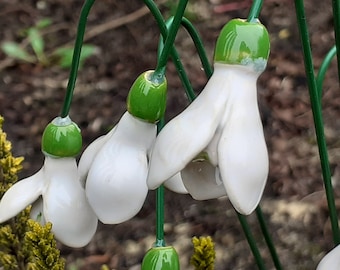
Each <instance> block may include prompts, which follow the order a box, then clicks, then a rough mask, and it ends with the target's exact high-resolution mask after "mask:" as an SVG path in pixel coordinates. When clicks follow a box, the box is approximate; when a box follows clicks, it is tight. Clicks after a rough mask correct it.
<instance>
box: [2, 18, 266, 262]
mask: <svg viewBox="0 0 340 270" xmlns="http://www.w3.org/2000/svg"><path fill="white" fill-rule="evenodd" d="M268 54H269V38H268V33H267V31H266V29H265V27H264V26H263V25H262V24H260V23H259V22H246V21H243V20H232V21H230V22H229V23H228V24H227V25H226V26H225V27H224V28H223V29H222V32H221V34H220V36H219V38H218V40H217V45H216V50H215V56H214V72H213V75H212V77H211V78H210V79H209V81H208V83H207V85H206V87H205V88H204V89H203V90H202V92H201V93H200V95H199V96H198V97H197V98H196V99H195V100H194V101H193V102H192V103H191V104H190V105H189V106H188V107H187V108H186V109H185V110H184V111H183V112H182V113H180V114H179V115H178V116H177V117H175V118H174V119H172V120H171V121H170V122H169V123H168V124H166V125H165V127H164V128H163V129H162V130H161V131H160V133H159V134H158V136H157V122H158V121H159V120H160V119H161V118H163V116H164V112H165V107H166V90H167V82H166V79H165V77H164V76H158V75H159V74H157V76H156V75H155V74H154V73H155V72H154V71H147V72H144V73H143V74H141V75H140V76H139V77H138V78H137V79H136V81H135V82H134V84H133V85H132V86H131V89H130V91H129V95H128V98H127V111H126V112H125V113H124V114H123V116H122V117H121V119H120V120H119V122H118V124H117V125H116V126H115V127H114V128H113V129H112V130H111V131H110V132H108V133H107V134H106V135H104V136H102V137H100V138H98V139H97V140H95V141H94V142H93V143H92V144H90V145H89V147H88V148H87V149H86V150H85V151H84V152H83V154H82V156H81V158H80V161H79V165H78V166H77V164H76V160H75V158H74V157H75V156H76V155H77V154H78V153H79V151H80V149H81V136H80V131H79V128H78V127H77V125H76V124H75V123H74V122H72V121H71V120H70V118H69V117H66V118H61V117H57V118H55V119H54V120H53V121H52V122H51V123H50V124H49V125H48V126H47V127H46V129H45V131H44V134H43V138H42V151H43V153H44V154H45V163H44V165H43V167H42V168H41V170H39V171H38V172H37V173H36V174H34V175H33V176H31V177H28V178H26V179H23V180H21V181H19V182H18V183H17V184H15V185H13V186H12V187H11V188H10V189H9V190H8V191H7V192H6V193H5V195H4V196H3V198H2V199H1V202H0V222H4V221H6V220H8V219H10V218H12V217H13V216H15V215H16V214H17V213H19V212H20V211H21V210H22V209H24V208H25V207H26V206H27V205H30V204H33V207H32V212H31V214H32V217H33V218H35V219H39V220H41V222H51V223H52V224H53V227H52V231H53V233H54V234H55V236H56V238H57V239H59V240H60V241H61V242H63V243H64V244H66V245H69V246H74V247H80V246H84V245H86V244H87V243H88V242H89V241H90V240H91V238H92V236H93V235H94V233H95V231H96V228H97V222H98V219H99V220H100V221H101V222H103V223H106V224H117V223H121V222H124V221H126V220H128V219H130V218H132V217H133V216H135V215H136V214H137V213H138V212H139V211H140V209H141V207H142V206H143V204H144V201H145V198H146V196H147V193H148V190H149V189H155V188H157V187H159V186H160V185H162V184H164V185H165V186H166V187H168V188H169V189H171V190H173V191H175V192H179V193H190V194H191V195H192V196H193V198H195V199H198V200H205V199H212V198H218V197H221V196H225V195H227V196H228V197H229V199H230V201H231V202H232V204H233V205H234V207H235V208H236V210H237V211H239V212H240V213H242V214H250V213H251V212H252V211H253V210H254V209H255V208H256V206H257V204H258V203H259V200H260V198H261V196H262V192H263V189H264V186H265V183H266V178H267V174H268V154H267V149H266V144H265V140H264V135H263V128H262V124H261V120H260V115H259V110H258V106H257V93H256V81H257V78H258V76H259V75H260V74H261V72H262V71H263V70H264V68H265V67H266V63H267V58H268ZM18 198H20V199H18ZM162 251H163V250H162ZM166 251H167V250H166ZM167 252H168V251H167ZM175 261H176V260H175Z"/></svg>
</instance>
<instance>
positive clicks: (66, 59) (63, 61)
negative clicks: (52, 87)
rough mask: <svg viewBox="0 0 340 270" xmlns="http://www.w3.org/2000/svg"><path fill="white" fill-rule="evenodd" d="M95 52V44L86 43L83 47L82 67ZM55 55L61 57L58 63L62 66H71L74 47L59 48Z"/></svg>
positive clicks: (80, 62) (80, 60)
mask: <svg viewBox="0 0 340 270" xmlns="http://www.w3.org/2000/svg"><path fill="white" fill-rule="evenodd" d="M95 52H96V47H95V46H93V45H86V44H84V45H83V47H82V49H81V54H80V59H79V66H80V67H81V66H82V65H83V63H84V61H85V60H86V59H87V58H89V57H90V56H92V55H94V54H95ZM54 55H55V56H57V57H58V58H59V61H58V63H59V65H60V66H61V67H62V68H69V67H70V66H71V65H72V58H73V48H59V49H57V50H56V51H55V52H54Z"/></svg>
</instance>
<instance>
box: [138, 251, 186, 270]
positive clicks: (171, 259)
mask: <svg viewBox="0 0 340 270" xmlns="http://www.w3.org/2000/svg"><path fill="white" fill-rule="evenodd" d="M142 270H179V259H178V254H177V252H176V250H175V249H174V248H173V247H171V246H168V247H153V248H151V249H149V250H148V252H147V253H146V254H145V256H144V259H143V262H142Z"/></svg>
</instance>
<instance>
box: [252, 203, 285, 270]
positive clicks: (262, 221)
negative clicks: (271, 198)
mask: <svg viewBox="0 0 340 270" xmlns="http://www.w3.org/2000/svg"><path fill="white" fill-rule="evenodd" d="M255 212H256V217H257V220H258V221H259V224H260V227H261V231H262V234H263V237H264V239H265V241H266V244H267V247H268V249H269V252H270V255H271V257H272V260H273V263H274V265H275V267H276V269H277V270H282V269H283V268H282V266H281V262H280V259H279V256H278V255H277V252H276V249H275V245H274V243H273V240H272V238H271V236H270V234H269V231H268V228H267V224H266V221H265V218H264V216H263V213H262V210H261V207H260V206H258V207H257V208H256V210H255Z"/></svg>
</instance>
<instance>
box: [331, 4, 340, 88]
mask: <svg viewBox="0 0 340 270" xmlns="http://www.w3.org/2000/svg"><path fill="white" fill-rule="evenodd" d="M332 8H333V20H334V34H335V46H336V48H337V56H338V57H337V63H338V78H339V83H340V0H332Z"/></svg>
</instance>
